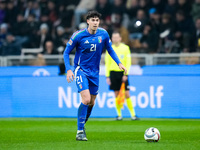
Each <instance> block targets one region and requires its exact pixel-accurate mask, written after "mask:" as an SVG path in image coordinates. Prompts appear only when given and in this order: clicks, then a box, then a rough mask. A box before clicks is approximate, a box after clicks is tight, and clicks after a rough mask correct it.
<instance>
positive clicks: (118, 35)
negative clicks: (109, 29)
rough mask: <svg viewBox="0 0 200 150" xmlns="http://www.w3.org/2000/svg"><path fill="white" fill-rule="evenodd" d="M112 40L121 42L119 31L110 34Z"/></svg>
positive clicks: (114, 42) (117, 42)
mask: <svg viewBox="0 0 200 150" xmlns="http://www.w3.org/2000/svg"><path fill="white" fill-rule="evenodd" d="M112 42H113V44H119V43H120V42H121V36H120V34H119V33H113V34H112Z"/></svg>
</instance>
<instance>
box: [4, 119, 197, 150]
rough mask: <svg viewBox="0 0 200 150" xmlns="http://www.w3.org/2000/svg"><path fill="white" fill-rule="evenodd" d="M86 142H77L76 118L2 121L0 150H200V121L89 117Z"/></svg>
mask: <svg viewBox="0 0 200 150" xmlns="http://www.w3.org/2000/svg"><path fill="white" fill-rule="evenodd" d="M149 127H156V128H158V129H159V131H160V133H161V139H160V141H159V142H158V143H147V142H146V141H145V140H144V131H145V130H146V129H147V128H149ZM86 133H87V138H88V141H87V142H85V141H84V142H83V141H76V140H75V135H76V119H74V118H72V119H70V118H1V119H0V150H10V149H11V150H29V149H31V150H32V149H36V150H54V149H55V150H146V149H148V150H200V120H199V119H143V118H142V119H141V120H139V121H131V120H130V119H128V118H126V119H124V120H123V121H115V120H114V119H103V118H102V119H95V118H91V119H89V121H88V122H87V124H86Z"/></svg>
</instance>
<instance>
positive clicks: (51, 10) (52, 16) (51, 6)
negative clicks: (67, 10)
mask: <svg viewBox="0 0 200 150" xmlns="http://www.w3.org/2000/svg"><path fill="white" fill-rule="evenodd" d="M47 12H48V15H49V20H50V21H51V22H52V23H54V22H55V21H56V20H57V19H58V15H57V10H56V6H55V2H54V1H53V0H50V1H48V3H47Z"/></svg>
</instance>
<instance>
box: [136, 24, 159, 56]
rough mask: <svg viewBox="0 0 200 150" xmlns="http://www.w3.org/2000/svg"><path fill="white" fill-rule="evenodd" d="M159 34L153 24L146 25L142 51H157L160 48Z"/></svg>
mask: <svg viewBox="0 0 200 150" xmlns="http://www.w3.org/2000/svg"><path fill="white" fill-rule="evenodd" d="M158 40H159V34H158V32H157V31H156V29H154V28H153V27H152V26H151V25H149V24H147V25H145V27H144V31H143V36H142V38H141V40H140V43H141V48H142V51H141V52H145V53H155V52H157V49H158Z"/></svg>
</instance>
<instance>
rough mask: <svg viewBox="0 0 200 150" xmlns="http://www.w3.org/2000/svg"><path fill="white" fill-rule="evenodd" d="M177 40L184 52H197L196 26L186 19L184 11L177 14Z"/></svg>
mask: <svg viewBox="0 0 200 150" xmlns="http://www.w3.org/2000/svg"><path fill="white" fill-rule="evenodd" d="M174 36H175V40H177V41H178V43H179V44H180V49H181V51H183V52H193V51H195V39H194V37H195V26H194V23H193V20H192V19H190V18H186V16H185V15H184V12H183V11H178V12H177V13H176V26H175V33H174Z"/></svg>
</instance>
